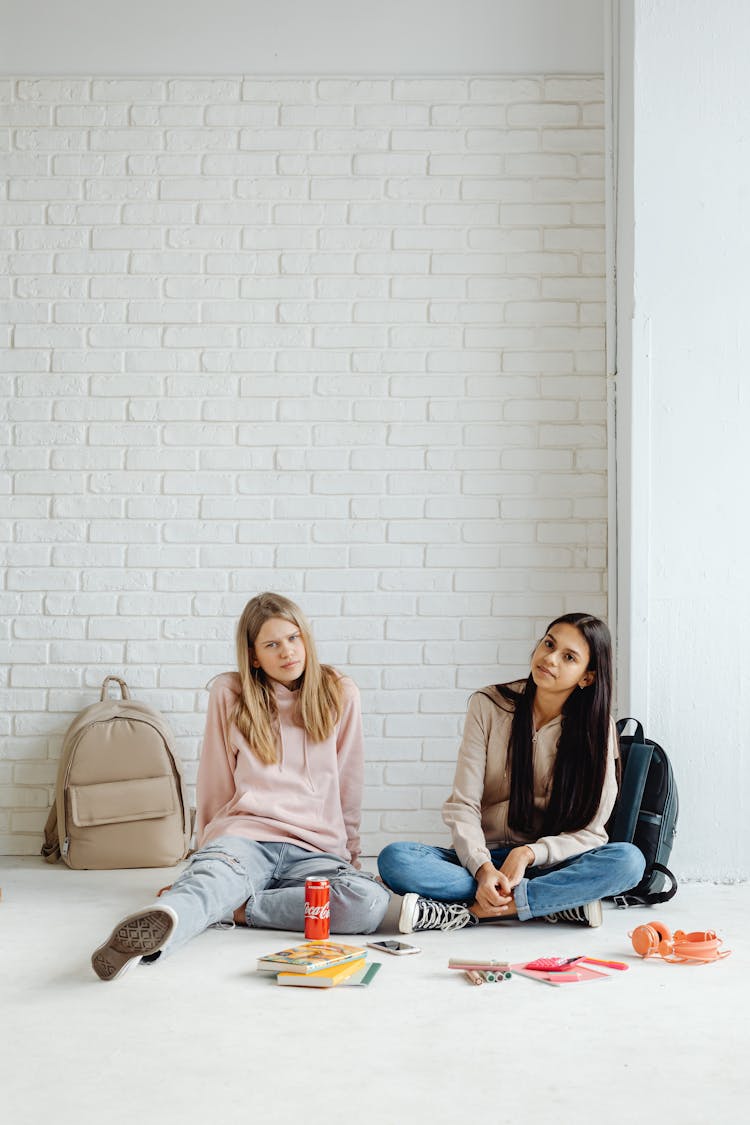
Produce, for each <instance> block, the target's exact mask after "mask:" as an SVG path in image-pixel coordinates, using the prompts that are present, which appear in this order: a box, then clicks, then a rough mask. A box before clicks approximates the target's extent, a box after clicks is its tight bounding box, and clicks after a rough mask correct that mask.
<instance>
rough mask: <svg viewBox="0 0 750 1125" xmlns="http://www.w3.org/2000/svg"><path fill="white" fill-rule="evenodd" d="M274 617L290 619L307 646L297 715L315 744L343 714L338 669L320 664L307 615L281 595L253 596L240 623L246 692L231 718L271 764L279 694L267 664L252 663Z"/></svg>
mask: <svg viewBox="0 0 750 1125" xmlns="http://www.w3.org/2000/svg"><path fill="white" fill-rule="evenodd" d="M272 617H281V618H283V620H284V621H290V622H291V623H292V624H293V625H294V626H296V628H297V629H299V631H300V634H301V636H302V640H303V641H304V645H305V653H306V660H305V670H304V672H303V673H302V681H301V684H300V688H299V697H298V701H297V715H298V717H299V719H300V721H301V723H302V726H303V727H304V729H305V731H306V732H307V734H309V736H310V738H311V739H312V741H313V742H323V741H325V739H326V738H328V737H329V735H330V734H331V732H332V731H333V728H334V727H335V725H336V723H337V722H338V721H339V719H340V718H341V712H342V703H341V687H340V684H339V675H338V673H337V672H336V670H335V668H331V667H330V665H328V664H321V663H320V662H319V660H318V654H317V652H316V651H315V642H314V640H313V636H312V633H311V631H310V626H309V624H308V623H307V619H306V618H305V615H304V613H303V612H302V610H301V609H300V608H299V606H297V605H295V604H294V602H293V601H290V600H289V598H285V597H284V596H283V595H282V594H271V593H263V594H258V595H257V597H254V598H251V599H250V601H249V602H248V603H247V605H246V606H245V608H244V609H243V611H242V615H241V616H240V619H239V621H238V623H237V637H236V639H237V667H238V669H239V673H240V680H241V683H242V690H241V693H240V697H239V699H238V700H237V703H236V704H235V706H234V709H233V711H232V714H231V719H232V721H233V722H234V724H235V726H236V727H237V729H238V730H239V732H240V734H242V735H244V737H245V738H246V739H247V742H248V744H249V746H250V748H251V749H252V751H253V753H254V754H255V756H256V757H257V758H259V759H260V760H261V762H264V763H265V764H266V765H269V764H270V763H271V762H276V761H278V758H279V745H278V734H277V725H278V722H277V709H276V696H275V695H274V690H273V683H272V682H269V680H268V677H267V676H266V674H265V672H264V671H263V669H262V668H254V667H253V650H254V645H255V641H256V638H257V636H258V633H259V632H260V630H261V629H262V627H263V625H264V624H265V623H266V621H268V620H269V619H270V618H272Z"/></svg>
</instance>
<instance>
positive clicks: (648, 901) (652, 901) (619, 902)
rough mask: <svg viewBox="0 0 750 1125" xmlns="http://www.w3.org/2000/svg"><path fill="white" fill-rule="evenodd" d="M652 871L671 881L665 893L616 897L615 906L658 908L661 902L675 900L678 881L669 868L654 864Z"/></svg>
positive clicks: (661, 864)
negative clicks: (658, 872)
mask: <svg viewBox="0 0 750 1125" xmlns="http://www.w3.org/2000/svg"><path fill="white" fill-rule="evenodd" d="M651 871H660V872H661V874H662V875H665V876H666V877H667V879H669V886H668V887H667V889H666V890H665V891H644V892H643V894H637V893H636V894H633V893H632V892H631V893H629V894H624V895H615V896H614V898H613V899H612V901H613V902H614V904H615V906H621V907H622V906H657V905H658V904H659V903H660V902H669V900H670V898H674V896H675V894H676V893H677V880H676V879H675V877H674V875H673V874H672V872H671V871H670V870H669V868H668V867H665V866H664V864H663V863H652V864H651V867H650V868H649V872H651Z"/></svg>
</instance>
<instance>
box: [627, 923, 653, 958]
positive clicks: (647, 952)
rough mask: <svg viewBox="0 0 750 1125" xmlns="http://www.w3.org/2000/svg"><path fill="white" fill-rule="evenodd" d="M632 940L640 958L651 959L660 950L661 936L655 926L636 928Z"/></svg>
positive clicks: (631, 936)
mask: <svg viewBox="0 0 750 1125" xmlns="http://www.w3.org/2000/svg"><path fill="white" fill-rule="evenodd" d="M630 940H631V941H632V943H633V949H634V950H635V951H636V953H637V954H638V956H639V957H650V956H651V955H652V954H654V953H656V952H657V950H658V948H659V934H658V933H657V932H656V930H655V929H654V927H653V926H636V928H635V929H634V930H633V932H632V934H631V935H630Z"/></svg>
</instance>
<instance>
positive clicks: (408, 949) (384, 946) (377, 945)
mask: <svg viewBox="0 0 750 1125" xmlns="http://www.w3.org/2000/svg"><path fill="white" fill-rule="evenodd" d="M367 944H368V946H369V947H370V949H379V950H380V952H381V953H394V954H395V955H396V956H397V957H403V956H404V955H405V954H407V953H421V952H422V950H421V949H420V948H419V947H418V946H416V945H408V944H407V943H406V942H405V941H368V943H367Z"/></svg>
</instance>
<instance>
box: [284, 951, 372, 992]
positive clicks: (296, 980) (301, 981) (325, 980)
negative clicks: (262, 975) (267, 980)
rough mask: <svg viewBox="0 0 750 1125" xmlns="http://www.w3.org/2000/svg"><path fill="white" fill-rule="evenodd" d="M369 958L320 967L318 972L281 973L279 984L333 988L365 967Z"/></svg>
mask: <svg viewBox="0 0 750 1125" xmlns="http://www.w3.org/2000/svg"><path fill="white" fill-rule="evenodd" d="M366 964H367V958H365V957H361V958H360V959H359V960H358V961H347V962H346V963H345V964H343V965H331V966H330V967H329V968H327V969H318V971H317V972H316V973H305V974H302V973H279V974H278V976H277V977H276V980H277V982H278V983H279V984H295V985H300V986H302V987H303V988H333V987H334V985H337V984H341V983H342V981H345V980H347V978H348V977H351V976H353V975H354V973H358V972H359V971H360V969H364V967H365V965H366Z"/></svg>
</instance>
